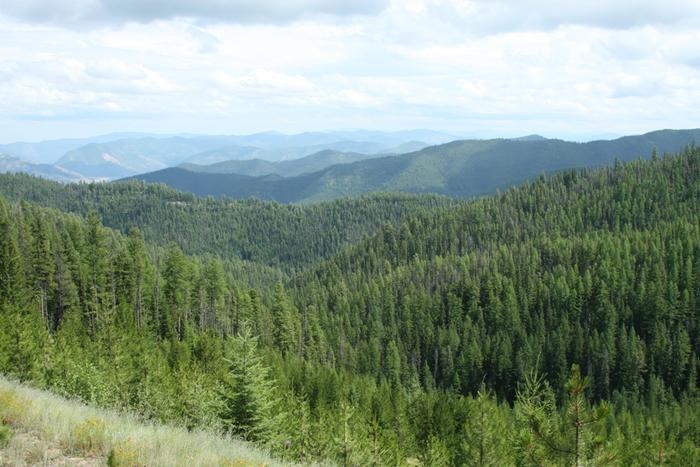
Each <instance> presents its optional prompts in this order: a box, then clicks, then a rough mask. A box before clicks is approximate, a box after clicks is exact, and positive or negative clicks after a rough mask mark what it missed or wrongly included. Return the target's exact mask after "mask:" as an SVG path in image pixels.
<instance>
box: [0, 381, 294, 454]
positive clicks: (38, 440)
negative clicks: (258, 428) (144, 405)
mask: <svg viewBox="0 0 700 467" xmlns="http://www.w3.org/2000/svg"><path fill="white" fill-rule="evenodd" d="M0 421H1V422H2V423H3V424H4V425H8V426H9V427H8V430H10V431H9V433H10V434H9V435H8V436H9V438H10V440H11V441H9V446H8V447H7V448H6V449H4V450H3V449H2V448H0V458H2V454H3V451H7V450H16V451H19V450H21V449H24V450H25V454H23V455H21V456H20V455H17V456H15V457H17V458H24V459H25V462H26V459H27V458H28V457H32V458H33V459H32V460H35V461H37V462H39V463H41V462H46V460H45V458H46V451H47V450H51V449H54V450H55V449H61V450H62V452H63V454H62V455H64V456H66V457H70V456H78V457H82V458H89V459H93V460H99V465H105V464H107V465H110V466H143V465H148V466H186V467H198V466H212V465H213V466H216V465H227V466H230V465H234V466H256V467H257V466H263V465H264V466H276V465H289V464H285V463H282V462H280V461H277V460H275V459H273V458H272V457H271V456H270V455H269V453H267V452H266V451H264V450H262V449H260V448H257V447H255V446H253V445H251V444H249V443H246V442H244V441H241V440H238V439H235V438H231V437H227V436H222V435H218V434H215V433H210V432H206V431H191V432H190V431H187V430H186V429H184V428H179V427H175V426H167V425H159V424H155V423H153V424H149V423H144V422H142V421H140V420H139V419H138V418H137V417H136V416H134V415H133V414H128V413H119V412H115V411H111V410H103V409H97V408H94V407H90V406H87V405H85V404H82V403H80V402H77V401H73V400H68V399H65V398H63V397H60V396H57V395H55V394H52V393H50V392H48V391H40V390H37V389H33V388H30V387H27V386H24V385H22V384H19V383H17V382H14V381H10V380H8V379H5V378H3V377H0ZM12 431H14V432H15V435H14V437H13V436H12V434H11V433H12ZM20 432H22V433H23V434H22V435H21V436H20V435H19V434H18V433H20ZM25 433H26V434H31V440H32V442H31V443H29V442H28V441H27V442H26V443H25V444H26V445H25V446H20V444H21V442H22V441H23V440H24V441H26V440H27V439H28V438H27V437H25V436H24V434H25ZM0 436H2V435H1V434H0ZM30 444H31V445H30ZM30 454H31V455H30ZM42 456H43V459H44V460H42ZM6 458H7V457H6ZM13 458H14V457H13ZM28 463H29V462H28ZM0 464H2V462H0ZM47 465H51V462H49V464H47ZM96 465H97V464H96Z"/></svg>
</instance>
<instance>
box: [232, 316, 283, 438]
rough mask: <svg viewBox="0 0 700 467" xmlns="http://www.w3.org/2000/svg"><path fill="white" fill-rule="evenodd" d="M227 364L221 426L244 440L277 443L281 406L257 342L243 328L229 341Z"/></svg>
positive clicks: (246, 329)
mask: <svg viewBox="0 0 700 467" xmlns="http://www.w3.org/2000/svg"><path fill="white" fill-rule="evenodd" d="M226 363H227V365H228V368H227V370H228V373H227V374H226V375H225V376H224V378H223V380H222V396H223V398H224V408H223V412H222V414H221V418H222V420H223V423H224V426H225V427H226V428H227V429H228V430H230V431H231V432H232V433H234V434H237V435H239V436H242V437H243V438H245V439H249V440H255V441H262V442H272V441H274V440H276V432H277V429H278V425H279V420H280V419H281V418H282V417H283V414H282V413H280V412H279V407H280V404H279V401H278V400H277V399H276V396H275V388H274V386H273V382H272V380H271V379H270V377H269V375H268V369H267V368H266V367H265V366H264V364H263V362H262V359H261V357H260V356H259V355H258V344H257V339H256V338H255V337H253V336H252V335H251V334H250V331H249V330H248V328H247V327H246V326H244V327H243V330H242V331H241V333H239V334H238V335H237V336H235V337H232V338H231V345H230V355H229V358H227V359H226Z"/></svg>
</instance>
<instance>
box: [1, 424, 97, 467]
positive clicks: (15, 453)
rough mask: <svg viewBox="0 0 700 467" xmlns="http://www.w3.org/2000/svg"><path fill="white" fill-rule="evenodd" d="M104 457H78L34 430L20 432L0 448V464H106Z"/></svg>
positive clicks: (86, 465) (89, 465)
mask: <svg viewBox="0 0 700 467" xmlns="http://www.w3.org/2000/svg"><path fill="white" fill-rule="evenodd" d="M105 464H106V463H105V459H104V458H96V457H77V456H74V455H72V454H71V453H70V452H69V451H68V450H67V449H65V448H64V447H63V446H61V445H60V444H58V443H56V442H52V441H48V440H45V439H42V438H40V437H39V436H38V434H37V433H34V432H20V431H17V430H16V429H15V435H14V436H13V437H12V439H11V440H10V442H9V444H8V445H7V446H6V447H5V448H4V449H0V466H47V465H51V466H79V467H93V466H104V465H105Z"/></svg>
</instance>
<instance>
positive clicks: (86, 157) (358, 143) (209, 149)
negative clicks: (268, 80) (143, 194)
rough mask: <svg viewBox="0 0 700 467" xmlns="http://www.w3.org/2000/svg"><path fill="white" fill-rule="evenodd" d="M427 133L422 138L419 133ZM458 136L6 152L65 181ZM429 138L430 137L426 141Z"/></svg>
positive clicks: (401, 148) (147, 141) (257, 139)
mask: <svg viewBox="0 0 700 467" xmlns="http://www.w3.org/2000/svg"><path fill="white" fill-rule="evenodd" d="M419 136H420V137H424V138H423V139H422V140H418V139H417V137H419ZM454 138H455V137H453V136H451V135H447V134H444V133H439V132H433V131H429V130H415V131H404V132H379V131H377V132H372V131H364V130H362V131H359V130H358V131H350V132H307V133H299V134H294V135H286V134H283V133H277V132H265V133H256V134H251V135H151V134H141V133H134V134H130V133H124V134H111V135H103V136H97V137H94V138H74V139H64V140H52V141H42V142H37V143H10V144H5V145H0V152H4V153H7V154H8V155H11V156H13V157H17V158H19V159H22V160H24V161H26V162H30V163H37V162H38V163H44V164H52V165H53V166H54V167H55V170H48V169H47V170H44V171H43V172H41V173H39V174H40V175H41V176H45V177H46V178H51V179H55V180H58V181H65V178H64V177H63V176H61V175H55V174H57V173H58V174H60V172H61V171H69V172H74V173H76V174H78V177H79V178H80V179H91V180H111V179H117V178H123V177H128V176H131V175H136V174H140V173H145V172H150V171H154V170H159V169H163V168H166V167H172V166H175V165H177V164H180V163H183V162H186V163H196V164H211V163H217V162H222V161H227V160H242V159H254V158H256V159H262V160H267V161H281V160H291V159H298V158H301V157H305V156H308V155H311V154H314V153H317V152H319V151H322V150H334V151H340V152H355V153H362V154H367V155H377V154H382V153H399V152H408V151H411V150H415V149H418V148H422V147H425V146H427V145H428V144H431V143H433V142H436V141H438V142H446V141H450V140H452V139H454ZM423 141H426V142H423Z"/></svg>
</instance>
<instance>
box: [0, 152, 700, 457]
mask: <svg viewBox="0 0 700 467" xmlns="http://www.w3.org/2000/svg"><path fill="white" fill-rule="evenodd" d="M528 144H540V143H539V142H538V141H530V142H528ZM601 162H602V161H601ZM0 186H2V188H3V191H4V195H5V196H6V197H7V199H5V200H0V371H1V372H3V373H5V374H9V375H13V376H15V377H18V378H20V379H22V380H25V381H29V382H31V383H32V384H34V385H37V386H40V387H46V388H51V389H52V390H54V391H57V392H59V393H62V394H67V395H73V396H78V397H80V398H82V399H83V400H85V401H87V402H90V403H93V404H96V405H100V406H108V407H116V408H130V409H132V410H136V411H137V412H139V413H140V414H142V415H143V417H145V418H148V419H152V420H162V421H168V422H171V423H177V424H181V425H183V426H185V427H188V428H194V427H202V426H204V427H207V428H209V429H212V430H220V431H229V432H231V433H233V434H234V435H236V436H239V437H242V438H245V439H247V440H252V441H254V442H256V443H259V444H263V445H266V446H269V447H270V448H271V449H273V450H274V452H275V453H276V454H277V455H278V456H280V457H281V458H284V459H294V460H298V461H301V462H306V463H308V462H311V461H314V460H324V459H325V460H330V461H332V462H335V463H338V464H342V465H406V464H412V465H415V464H417V463H422V464H423V465H431V466H441V465H611V464H612V465H649V464H650V463H653V464H657V465H679V466H681V465H697V464H700V399H699V397H700V393H699V392H698V384H700V377H699V375H698V366H699V365H700V358H699V356H700V150H698V149H696V148H693V147H689V148H687V149H686V150H684V151H683V152H682V153H681V154H679V155H677V156H673V157H670V156H669V157H662V158H659V157H653V158H652V160H649V161H642V160H636V161H631V162H628V163H616V164H614V165H612V166H610V167H606V168H603V169H598V170H569V171H565V172H562V173H559V174H556V175H553V176H551V177H549V178H546V177H544V176H541V177H539V178H536V179H535V180H533V181H532V182H531V183H529V184H527V185H525V186H522V187H520V188H514V189H510V190H508V191H506V192H504V193H499V194H497V195H495V196H493V197H489V198H483V199H479V200H474V201H470V202H451V201H448V200H446V199H443V198H434V197H416V196H394V195H380V196H376V197H369V198H366V199H361V200H359V201H358V200H349V201H348V200H346V201H338V202H335V203H329V204H321V205H318V206H312V207H308V208H307V207H296V206H282V205H278V204H275V203H266V202H258V201H245V202H234V201H231V200H218V201H217V200H200V199H197V198H195V197H192V196H191V195H186V194H182V193H178V192H175V191H172V190H169V189H167V188H164V187H162V186H146V185H143V184H140V183H134V182H131V183H125V184H113V185H112V184H110V185H69V186H66V187H63V186H60V185H55V184H50V183H45V182H43V181H38V180H37V179H34V178H31V177H26V176H4V177H3V178H2V179H0ZM137 199H141V200H143V201H142V204H140V205H139V204H138V202H137V205H136V206H131V205H130V203H132V202H136V200H137ZM19 200H23V202H20V201H19ZM35 203H39V204H43V205H45V206H50V207H52V208H58V209H62V210H66V211H74V212H75V213H77V214H68V213H65V212H61V211H58V210H55V209H49V208H46V207H40V206H38V205H37V204H35ZM178 210H180V211H178ZM179 212H183V213H184V214H178V213H179ZM229 212H230V213H231V214H230V217H226V216H228V215H229V214H226V213H229ZM141 213H143V214H141ZM78 214H79V215H78ZM101 216H102V217H103V218H104V219H105V222H108V223H109V225H111V226H113V227H116V228H118V229H120V230H121V232H120V231H117V230H111V229H109V228H107V227H104V226H103V225H102V221H101V219H100V217H101ZM137 216H143V217H137ZM168 222H172V224H167V223H168ZM228 223H231V226H230V227H228V229H230V230H231V231H232V232H234V233H233V234H228V233H224V232H228V230H227V229H226V228H225V226H227V225H228ZM159 224H167V225H168V227H163V226H160V227H159V226H158V225H159ZM180 224H181V225H180ZM290 225H296V226H297V227H295V228H296V229H298V230H294V228H291V227H289V226H290ZM380 225H381V226H382V227H380V228H378V227H379V226H380ZM131 226H135V227H143V228H144V230H145V229H149V230H148V232H149V233H148V239H149V242H148V243H147V242H146V241H145V239H144V234H142V232H141V230H139V229H131V230H129V231H128V232H127V233H124V232H125V230H126V229H128V228H129V227H131ZM265 226H273V227H274V226H282V227H281V228H278V229H275V228H269V229H267V230H265ZM261 227H262V230H259V229H261ZM170 229H173V230H172V231H171V230H170ZM285 229H289V233H288V234H289V236H287V237H286V236H282V237H280V238H277V237H274V236H273V233H274V235H276V234H277V233H280V232H283V231H284V230H285ZM335 229H337V230H335ZM348 229H350V231H352V229H355V230H354V231H353V238H352V239H348V238H346V237H344V235H347V234H346V232H347V231H348ZM210 231H211V232H210ZM372 232H374V233H372ZM227 235H229V236H227ZM365 235H366V236H365ZM207 236H209V237H207ZM219 236H222V238H226V239H227V240H226V241H228V242H232V241H234V240H233V239H235V241H236V242H240V243H236V244H235V245H236V246H235V247H229V248H227V247H226V246H224V245H225V244H217V243H216V242H215V241H214V242H213V244H214V245H220V246H217V247H215V248H213V249H212V250H211V251H209V252H207V251H206V248H205V246H206V244H207V242H209V241H212V239H216V238H218V237H219ZM326 236H327V237H328V238H326ZM338 236H340V237H338ZM295 237H299V238H295ZM203 238H207V239H206V240H203ZM171 239H173V240H176V241H178V242H179V243H181V246H178V245H177V244H175V243H170V244H167V242H168V240H171ZM247 242H250V243H247ZM164 244H166V245H165V246H164ZM246 245H255V246H256V248H259V250H256V251H255V253H254V254H249V255H248V256H246V255H245V254H241V252H242V251H245V246H246ZM183 248H184V249H187V251H188V252H190V253H193V254H203V253H210V254H208V255H205V256H190V255H187V254H185V253H183V250H182V249H183ZM251 248H252V247H251ZM238 257H243V258H245V259H250V260H253V261H260V262H261V263H263V264H265V267H266V268H268V269H273V267H271V265H272V266H274V265H281V270H280V276H279V277H280V280H279V282H278V283H277V284H276V286H274V287H273V288H270V287H265V286H262V285H260V286H258V285H256V283H255V281H251V280H250V279H249V278H248V277H243V276H242V273H241V270H240V268H239V266H238V264H239V263H240V259H238ZM255 264H256V265H257V264H258V263H255ZM282 270H283V271H284V274H283V273H282ZM268 280H269V279H268ZM261 284H262V282H261Z"/></svg>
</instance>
